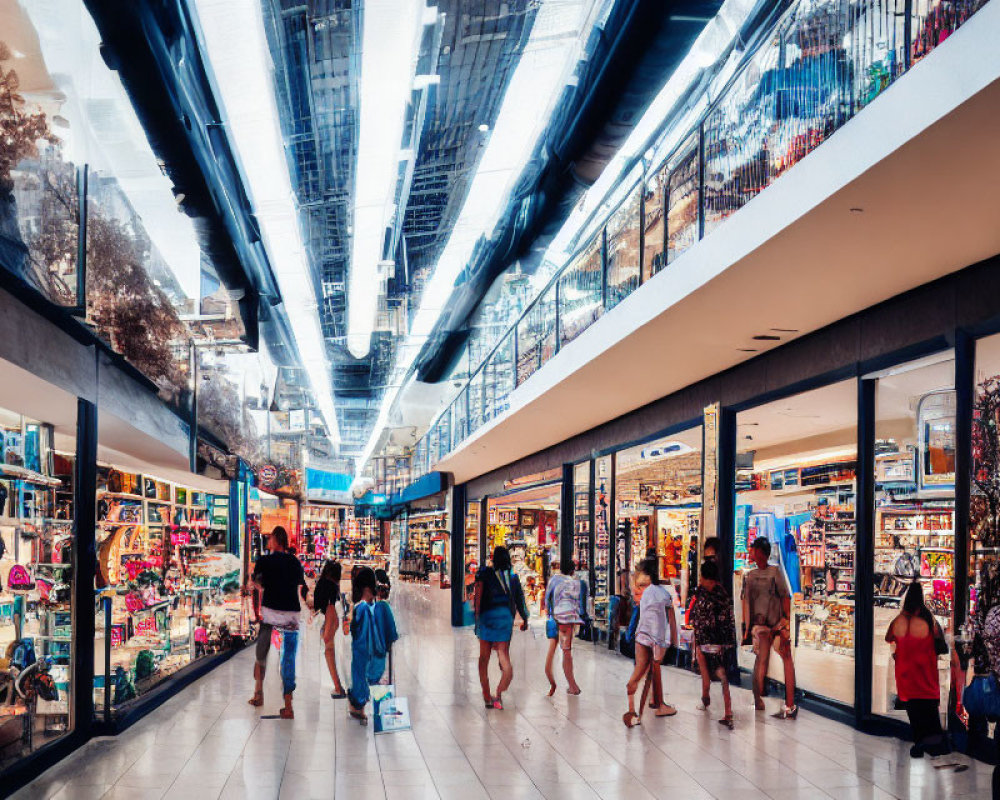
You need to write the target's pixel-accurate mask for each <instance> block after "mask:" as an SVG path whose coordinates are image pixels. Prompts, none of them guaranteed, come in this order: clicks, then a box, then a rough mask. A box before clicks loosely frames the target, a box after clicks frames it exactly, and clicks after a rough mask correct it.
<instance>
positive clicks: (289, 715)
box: [278, 708, 295, 719]
mask: <svg viewBox="0 0 1000 800" xmlns="http://www.w3.org/2000/svg"><path fill="white" fill-rule="evenodd" d="M278 716H279V717H281V718H282V719H295V712H294V711H292V709H290V708H283V709H281V710H280V711H279V712H278Z"/></svg>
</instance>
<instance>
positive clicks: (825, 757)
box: [14, 586, 992, 800]
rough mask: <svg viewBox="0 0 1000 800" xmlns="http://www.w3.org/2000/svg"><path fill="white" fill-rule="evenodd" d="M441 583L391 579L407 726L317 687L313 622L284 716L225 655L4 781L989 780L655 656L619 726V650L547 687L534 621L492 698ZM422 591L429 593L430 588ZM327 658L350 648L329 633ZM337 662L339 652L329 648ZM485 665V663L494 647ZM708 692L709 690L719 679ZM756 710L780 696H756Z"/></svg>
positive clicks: (566, 783) (130, 785)
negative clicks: (776, 715)
mask: <svg viewBox="0 0 1000 800" xmlns="http://www.w3.org/2000/svg"><path fill="white" fill-rule="evenodd" d="M438 594H441V595H444V594H445V593H443V592H442V593H433V592H431V591H430V590H427V589H423V588H414V587H410V586H403V587H400V588H399V590H398V596H397V597H396V598H395V602H396V605H397V611H398V616H399V622H400V628H401V630H402V632H403V637H402V639H401V640H400V642H399V644H398V645H397V649H396V652H395V655H396V658H395V662H396V678H397V686H398V688H399V691H400V693H401V694H402V695H405V696H406V697H408V698H409V702H410V707H411V711H412V722H413V731H412V732H402V733H389V734H383V735H379V736H377V737H376V736H375V735H374V733H373V732H372V728H371V727H368V728H362V727H360V726H358V725H357V724H356V723H354V722H352V721H351V720H349V719H348V717H347V713H346V706H345V705H344V704H343V702H337V701H333V700H331V699H330V697H329V692H330V689H331V683H330V679H329V677H328V675H327V674H326V672H325V669H324V668H323V664H322V658H321V655H320V651H319V648H318V640H319V637H318V633H317V629H316V628H314V627H312V626H310V628H309V631H308V633H307V635H306V636H305V644H304V649H303V653H302V654H301V661H300V664H299V671H298V674H299V686H298V689H297V691H296V695H295V696H296V718H295V720H294V721H292V722H288V721H282V720H279V719H276V718H272V717H271V716H270V715H272V714H275V712H276V711H277V708H278V694H279V688H278V686H277V682H276V678H275V673H276V671H277V670H276V668H275V667H276V664H274V663H273V662H274V659H275V656H274V654H273V651H272V655H271V659H272V669H271V670H270V671H269V676H268V683H267V685H266V687H265V705H264V707H263V708H262V709H260V710H258V709H254V708H252V707H250V706H249V705H247V702H246V700H247V697H248V696H249V690H250V671H251V664H252V659H253V654H252V651H250V650H246V651H244V652H242V653H240V654H238V655H237V656H236V657H235V658H233V659H232V660H230V661H229V662H228V663H227V664H225V665H224V666H223V667H221V668H219V669H216V670H215V671H213V672H212V673H210V674H209V675H207V676H206V677H204V678H202V679H201V680H199V681H197V682H196V683H195V684H193V685H192V686H191V687H189V688H188V689H186V690H184V691H182V692H181V693H180V694H178V695H176V696H175V697H173V698H172V699H171V700H169V701H168V702H167V703H165V704H164V705H163V706H161V707H160V708H159V709H157V710H156V711H154V712H153V713H151V714H149V715H148V716H147V717H145V718H144V719H143V720H142V721H140V722H139V723H137V724H136V725H135V726H133V727H132V728H130V729H129V730H128V731H126V732H125V733H123V734H121V735H120V736H118V737H116V738H110V739H95V740H93V741H91V742H90V743H89V744H88V745H86V746H85V747H83V748H81V749H80V750H79V751H77V752H76V753H74V754H73V755H71V756H70V757H69V758H67V759H66V760H65V761H63V762H62V763H61V764H59V765H58V766H56V767H55V768H53V769H52V770H50V771H49V772H47V773H45V774H44V775H42V776H41V777H40V778H38V779H37V780H36V781H35V782H34V783H32V784H29V785H28V786H26V787H25V788H24V789H23V790H22V791H21V792H19V793H18V794H16V795H14V797H16V798H18V799H19V800H21V799H22V798H23V799H27V798H31V799H32V800H34V798H58V800H88V798H98V797H104V798H130V800H147V799H152V798H160V797H165V798H183V799H184V800H195V799H196V798H197V800H202V798H212V797H223V798H234V799H235V798H277V797H280V798H295V800H309V798H333V797H338V798H345V800H370V799H371V798H388V799H389V800H394V799H395V798H424V797H427V798H431V797H435V798H436V797H441V798H462V799H463V800H474V799H475V798H499V799H502V800H521V799H522V798H525V799H528V798H541V797H545V798H555V799H559V798H573V800H582V799H583V798H597V797H601V798H628V800H642V799H643V798H650V797H658V798H685V800H701V799H702V798H705V800H707V799H708V798H712V797H717V798H733V797H738V798H740V800H765V798H773V800H786V799H787V800H791V799H792V798H795V799H796V800H811V799H812V798H824V799H825V798H839V799H842V800H854V799H855V798H857V799H858V800H878V799H880V798H892V797H898V798H909V799H910V800H919V799H921V798H928V799H929V798H951V800H971V798H980V797H986V796H988V791H989V788H988V787H989V780H990V773H991V769H992V768H991V767H989V766H987V765H985V764H981V763H978V762H972V766H971V768H969V769H967V770H965V771H961V772H956V771H955V770H954V767H949V766H944V765H948V764H955V763H960V764H968V763H970V762H969V760H968V759H967V758H966V757H965V756H955V757H945V758H938V759H929V758H925V759H921V760H912V759H910V758H909V756H908V755H907V750H908V747H909V745H908V744H907V743H905V742H902V741H900V740H899V739H896V738H879V737H873V736H866V735H864V734H861V733H858V732H856V731H854V730H853V729H851V728H849V727H847V726H845V725H841V724H838V723H836V722H832V721H829V720H827V719H824V718H822V717H818V716H816V715H815V714H811V713H809V712H806V711H803V712H802V713H801V714H800V716H799V718H798V719H797V720H795V721H785V722H782V721H779V720H775V719H772V718H771V717H770V716H767V715H759V716H756V717H755V715H754V712H753V711H751V710H750V705H751V702H750V695H749V693H748V692H747V691H745V690H737V691H736V694H735V697H734V705H735V708H736V718H737V719H736V729H735V730H734V731H732V732H729V731H727V730H725V729H724V728H722V727H721V726H719V725H718V724H716V722H715V719H716V718H717V717H718V716H719V713H718V709H716V708H713V709H712V710H711V711H710V712H705V711H702V710H699V705H700V704H699V700H698V681H697V679H696V678H695V676H694V675H692V674H688V673H684V672H680V671H678V670H675V669H667V670H666V671H665V676H666V685H667V688H668V691H669V696H670V697H669V699H670V700H671V702H673V703H675V704H676V705H677V708H678V710H679V713H678V715H677V716H676V717H673V718H669V719H655V718H654V717H652V715H647V716H646V717H645V718H644V721H643V724H642V726H641V727H640V728H637V729H633V730H626V729H625V728H624V727H623V726H622V724H621V712H622V710H623V708H624V693H623V689H622V687H623V686H624V683H625V681H626V679H627V677H628V673H629V669H630V666H631V663H630V662H629V661H627V660H626V659H624V658H622V657H621V656H618V655H616V654H613V653H610V652H608V651H607V650H605V649H604V648H599V647H595V646H594V645H591V644H587V643H583V642H579V641H578V642H577V643H576V647H575V648H574V652H575V654H576V656H575V657H576V663H577V670H576V674H577V677H578V680H579V682H580V685H581V687H582V688H583V694H582V695H581V696H580V697H575V698H574V697H567V695H566V694H565V692H564V691H563V689H564V685H565V682H564V681H562V676H561V675H560V676H559V678H560V684H561V685H560V690H559V692H557V694H556V696H555V697H553V698H551V699H550V698H548V697H546V693H545V685H546V684H545V678H544V676H543V674H542V662H543V660H544V656H545V638H544V629H543V627H542V626H541V625H540V624H539V622H538V621H537V620H535V621H534V623H533V624H532V627H531V629H530V630H529V631H528V632H526V633H523V634H519V633H518V632H515V640H514V644H513V646H512V656H513V660H514V665H515V670H516V677H515V680H514V685H513V687H512V690H511V692H510V694H509V696H508V698H507V707H506V709H505V710H504V711H485V710H484V709H483V707H482V703H481V702H480V697H479V686H478V680H477V676H476V661H475V653H476V640H475V638H474V637H473V634H472V631H471V629H469V628H461V629H452V628H450V627H449V626H448V624H447V616H446V614H445V613H444V611H445V609H444V608H442V607H440V598H439V597H438V596H437V595H438ZM432 600H433V603H432ZM341 645H342V646H341V649H340V658H341V659H345V658H348V657H349V655H348V652H349V648H348V647H344V646H343V645H344V642H341ZM341 663H343V662H341ZM494 669H495V662H494ZM494 680H495V677H494ZM715 691H716V697H715V700H716V701H718V694H717V692H718V690H717V688H716V690H715ZM768 703H769V708H770V706H771V705H774V704H775V703H776V700H774V699H773V698H769V700H768Z"/></svg>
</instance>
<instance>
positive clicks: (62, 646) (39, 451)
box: [0, 403, 91, 769]
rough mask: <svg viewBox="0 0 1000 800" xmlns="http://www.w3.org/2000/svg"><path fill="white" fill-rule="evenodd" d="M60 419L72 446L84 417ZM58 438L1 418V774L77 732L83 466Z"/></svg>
mask: <svg viewBox="0 0 1000 800" xmlns="http://www.w3.org/2000/svg"><path fill="white" fill-rule="evenodd" d="M56 405H58V403H57V404H56ZM59 414H60V415H61V416H62V419H61V420H59V422H60V423H61V424H60V425H59V426H58V430H59V433H60V434H62V435H64V436H66V435H68V436H69V437H72V436H73V433H74V429H75V424H74V423H75V420H76V413H75V408H74V407H73V406H68V405H67V406H66V407H64V408H60V409H59ZM55 431H56V429H55V428H54V427H53V425H50V424H43V423H41V422H37V421H35V420H31V419H28V418H26V417H23V416H21V415H20V414H17V413H14V412H11V411H8V410H6V409H0V437H2V438H3V452H2V457H0V461H2V464H3V467H4V468H2V469H0V517H2V518H3V519H2V524H0V542H2V543H3V547H2V548H0V551H2V552H0V559H2V561H0V574H2V577H3V583H2V584H0V620H2V624H0V653H3V654H4V656H5V657H6V658H8V659H9V660H10V663H9V664H6V665H5V666H4V678H5V680H4V682H3V684H2V686H3V687H4V691H3V693H2V697H3V700H2V704H3V706H2V707H3V713H2V714H0V721H2V722H0V731H2V736H3V738H2V747H0V769H4V768H6V767H8V766H10V765H11V764H13V763H14V762H15V761H17V760H18V759H20V758H23V757H24V756H27V755H29V754H30V753H32V752H33V751H35V750H37V749H38V748H40V747H42V746H44V745H46V744H48V743H49V742H51V741H53V740H55V739H58V738H59V737H61V736H63V735H64V734H66V733H69V732H70V731H71V730H72V722H71V716H70V709H71V708H72V694H73V692H74V691H75V690H76V687H74V686H73V682H72V678H73V669H72V668H73V662H72V658H73V647H72V643H73V604H72V601H73V591H72V587H73V583H74V580H75V575H74V570H73V550H74V541H73V535H74V530H73V513H74V508H73V461H72V459H71V458H69V457H66V456H63V455H60V454H58V453H56V452H55V451H54V449H53V448H54V438H55ZM69 446H70V448H71V449H72V447H73V444H72V438H70V440H69ZM7 467H9V469H7ZM86 613H88V614H89V613H91V609H90V608H88V609H87V612H86ZM15 676H16V677H17V679H18V682H19V684H20V685H19V686H18V690H17V691H15V687H14V678H15ZM80 688H81V690H83V691H89V688H88V687H80Z"/></svg>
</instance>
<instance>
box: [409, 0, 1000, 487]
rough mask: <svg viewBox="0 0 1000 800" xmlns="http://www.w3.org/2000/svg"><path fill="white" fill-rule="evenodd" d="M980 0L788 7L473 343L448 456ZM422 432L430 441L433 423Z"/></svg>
mask: <svg viewBox="0 0 1000 800" xmlns="http://www.w3.org/2000/svg"><path fill="white" fill-rule="evenodd" d="M987 2H988V0H799V2H797V3H795V4H793V5H792V6H791V7H790V8H789V9H788V10H787V11H786V12H785V14H784V15H783V16H782V17H781V18H780V19H779V20H778V21H777V23H776V24H775V25H774V27H773V28H772V29H771V30H770V31H769V33H768V34H767V35H766V36H763V37H761V38H760V39H759V40H758V42H757V44H756V46H755V47H751V48H748V50H747V52H746V53H744V55H743V58H742V61H741V63H740V65H739V66H738V67H737V68H736V70H735V71H729V72H727V71H726V70H723V71H722V72H721V73H720V75H723V76H725V77H724V78H723V77H717V78H716V82H715V83H710V85H709V87H708V89H707V92H706V94H707V95H708V96H710V97H713V98H715V99H714V101H713V102H711V103H710V104H709V105H708V108H707V110H706V111H705V113H704V114H702V115H701V117H700V119H699V120H698V121H697V124H695V125H694V126H693V128H692V129H690V131H689V132H688V133H687V134H686V135H685V136H682V137H681V139H680V143H679V144H678V145H677V146H676V147H674V148H673V150H672V152H671V153H670V154H669V155H668V156H667V157H666V159H664V160H662V162H661V163H659V164H657V165H655V166H654V167H653V168H652V169H650V170H647V172H646V174H645V175H644V176H643V177H642V178H641V180H639V181H638V183H637V184H636V185H635V186H634V188H632V189H630V190H629V191H628V192H627V193H626V194H625V195H624V198H625V199H624V200H623V201H622V202H621V203H620V204H619V205H618V206H617V207H616V208H615V209H614V210H613V211H612V212H611V214H610V215H609V216H608V218H607V220H606V221H605V224H604V226H603V227H602V228H600V229H599V230H598V232H597V233H596V234H594V235H593V237H592V238H589V239H588V240H587V241H586V242H585V244H584V245H583V247H581V248H580V249H579V250H578V251H577V252H576V253H575V254H574V255H573V256H572V257H571V258H569V259H568V260H567V262H566V264H565V265H563V267H562V268H561V269H560V270H559V271H558V272H557V273H556V274H555V276H554V277H553V278H552V280H551V281H549V283H548V284H547V285H546V286H545V287H544V288H543V289H542V291H541V292H540V293H539V296H538V297H537V298H536V299H535V300H534V301H533V302H530V303H529V304H528V305H527V308H526V310H525V311H524V312H523V313H522V314H521V316H520V317H519V318H518V319H517V321H516V322H515V323H514V324H513V326H512V327H510V328H509V329H508V330H507V331H506V333H504V334H503V335H502V337H501V338H500V339H499V341H498V344H496V345H495V346H494V347H493V349H485V343H484V342H483V341H481V340H479V339H477V342H476V357H473V354H472V352H471V350H470V353H469V356H470V357H469V368H470V369H471V370H472V375H471V378H470V379H469V382H468V385H467V388H466V389H464V390H463V391H462V392H461V393H460V394H459V395H458V397H457V398H456V400H455V401H454V402H453V403H452V405H451V406H450V407H449V409H448V410H446V411H445V412H444V413H443V414H442V415H441V416H440V417H439V420H442V419H448V420H450V422H449V424H450V425H451V431H452V436H451V439H450V448H451V449H454V448H455V447H456V446H458V445H459V444H461V442H462V441H464V440H465V439H466V438H467V437H468V436H469V435H471V434H472V433H474V432H475V431H476V429H477V428H479V427H480V426H482V425H484V424H486V423H487V422H489V421H490V420H492V419H493V418H494V417H496V416H497V415H499V414H501V413H503V412H504V411H505V410H507V408H508V406H509V395H510V394H511V393H512V392H513V391H514V389H515V388H517V386H520V385H521V384H523V383H524V382H525V381H527V380H528V379H529V378H530V377H531V376H532V375H533V374H534V373H535V372H537V371H538V370H539V369H541V367H542V366H543V365H544V364H545V363H546V362H547V361H548V360H549V359H551V358H552V357H553V356H554V355H555V354H556V353H557V352H558V351H559V349H560V348H561V347H563V346H565V345H567V344H569V343H570V342H572V341H573V340H574V339H575V338H576V337H577V336H579V335H580V334H581V333H582V332H583V331H584V330H586V329H587V328H588V327H590V325H592V324H593V323H594V322H596V321H597V320H598V319H599V318H600V317H601V316H602V315H603V314H605V313H606V312H608V311H610V310H611V309H612V308H614V307H615V306H616V305H618V304H619V303H620V302H622V300H624V299H625V298H626V297H628V296H629V295H630V294H631V293H632V292H634V291H635V290H636V289H638V288H639V286H640V285H641V284H642V283H643V282H644V281H645V280H649V279H650V278H651V277H652V276H654V275H656V274H657V273H658V272H661V271H662V270H664V269H668V268H670V266H671V265H672V264H673V263H674V262H676V261H677V259H679V258H681V256H683V254H684V253H685V252H686V251H687V250H688V249H689V248H690V247H691V246H692V245H694V244H695V243H696V242H697V241H699V240H700V239H702V238H704V237H705V236H708V235H710V234H711V233H712V232H713V231H715V230H716V229H717V228H718V227H720V226H721V225H722V224H723V223H724V222H725V220H726V219H727V218H728V217H729V216H730V215H731V214H733V213H735V212H736V211H738V210H739V209H740V208H742V207H743V206H744V205H746V203H748V202H749V201H750V200H751V199H753V198H754V197H756V196H757V195H758V194H759V193H760V192H762V191H763V190H764V189H766V188H767V187H768V186H770V185H771V184H772V183H773V182H774V181H775V180H777V179H778V178H779V177H780V176H781V175H782V174H784V173H785V172H786V171H787V170H789V169H790V168H791V167H793V166H794V165H795V164H797V163H798V162H799V161H801V160H802V159H803V158H805V157H806V156H807V155H808V154H809V153H811V152H812V151H813V150H815V149H816V148H817V147H819V146H820V145H821V144H822V143H823V142H824V141H826V140H827V139H828V138H829V137H830V136H832V135H833V134H834V133H835V132H836V131H837V130H838V129H839V128H841V127H842V126H843V125H844V123H846V122H847V121H848V120H849V119H851V118H852V117H853V116H854V115H855V114H857V113H858V112H859V111H860V110H861V109H863V108H864V107H865V106H867V105H868V104H869V103H871V102H872V101H873V100H874V99H875V98H877V97H878V95H879V94H881V92H883V91H884V90H885V89H886V88H888V86H889V85H890V84H891V83H892V82H893V81H894V80H895V79H896V78H898V77H899V76H900V75H902V74H903V73H904V72H906V71H907V70H908V69H909V68H910V67H912V66H913V65H914V64H915V63H917V62H918V61H919V60H920V59H922V58H924V57H925V56H926V55H927V54H928V53H930V52H931V51H932V50H933V49H934V48H935V47H937V46H938V45H940V44H941V43H942V42H943V41H944V40H945V39H947V38H948V36H950V35H951V34H952V33H953V32H954V31H955V30H956V29H957V28H958V27H959V26H960V25H962V24H963V23H964V22H965V21H966V20H967V19H969V17H971V16H972V14H974V13H975V12H976V11H977V10H979V9H980V8H981V7H982V6H984V5H985V4H986V3H987ZM664 127H667V126H664ZM484 349H485V353H486V355H485V357H478V356H479V354H480V353H482V352H484ZM477 364H478V366H476V365H477ZM436 425H437V423H435V426H436ZM430 436H434V437H439V434H438V433H437V431H436V427H434V426H432V429H431V431H430V432H428V435H427V436H425V439H427V438H428V437H430ZM435 441H438V439H437V438H435ZM419 447H420V446H419V445H418V450H419ZM438 451H439V452H440V453H441V456H440V457H443V456H444V455H446V452H445V451H444V450H442V449H441V448H440V447H439V448H438ZM423 452H424V453H426V452H427V447H426V444H425V445H424V450H423ZM435 460H436V459H435V458H433V457H432V458H431V459H430V464H429V465H428V468H429V467H430V466H433V462H434V461H435Z"/></svg>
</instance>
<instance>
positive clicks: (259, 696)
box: [247, 692, 264, 708]
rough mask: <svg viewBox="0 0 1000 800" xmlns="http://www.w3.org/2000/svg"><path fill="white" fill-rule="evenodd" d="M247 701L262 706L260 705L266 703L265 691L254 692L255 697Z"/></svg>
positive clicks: (255, 705) (256, 706) (257, 706)
mask: <svg viewBox="0 0 1000 800" xmlns="http://www.w3.org/2000/svg"><path fill="white" fill-rule="evenodd" d="M247 702H248V703H249V704H250V705H252V706H254V707H255V708H260V706H262V705H264V692H254V693H253V697H251V698H250V699H249V700H247Z"/></svg>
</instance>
